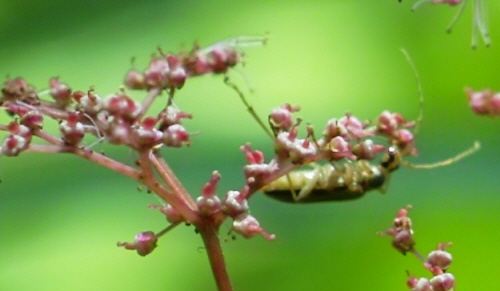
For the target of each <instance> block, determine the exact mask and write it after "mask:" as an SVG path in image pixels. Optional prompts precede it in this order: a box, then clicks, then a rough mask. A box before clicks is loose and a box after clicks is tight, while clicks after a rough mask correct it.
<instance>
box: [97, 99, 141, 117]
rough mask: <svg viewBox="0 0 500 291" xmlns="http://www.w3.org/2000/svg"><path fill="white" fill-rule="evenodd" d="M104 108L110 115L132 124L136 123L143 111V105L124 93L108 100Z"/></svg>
mask: <svg viewBox="0 0 500 291" xmlns="http://www.w3.org/2000/svg"><path fill="white" fill-rule="evenodd" d="M104 108H105V109H106V110H107V111H108V112H109V114H111V115H113V116H116V117H119V118H123V119H124V120H127V121H130V122H134V121H136V119H137V117H138V116H139V115H140V113H141V110H142V107H141V104H140V103H139V102H136V101H134V100H132V98H130V97H129V96H127V95H126V94H125V92H123V91H122V92H120V93H118V94H114V95H112V96H110V97H108V98H106V100H105V101H104Z"/></svg>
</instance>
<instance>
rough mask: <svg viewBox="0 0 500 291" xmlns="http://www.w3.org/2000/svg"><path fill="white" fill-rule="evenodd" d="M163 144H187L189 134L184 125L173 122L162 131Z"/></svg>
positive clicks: (172, 145)
mask: <svg viewBox="0 0 500 291" xmlns="http://www.w3.org/2000/svg"><path fill="white" fill-rule="evenodd" d="M163 144H164V145H166V146H169V147H176V148H178V147H181V146H183V145H189V134H188V133H187V132H186V129H185V128H184V126H182V125H180V124H174V125H172V126H169V127H167V128H166V129H165V130H164V131H163Z"/></svg>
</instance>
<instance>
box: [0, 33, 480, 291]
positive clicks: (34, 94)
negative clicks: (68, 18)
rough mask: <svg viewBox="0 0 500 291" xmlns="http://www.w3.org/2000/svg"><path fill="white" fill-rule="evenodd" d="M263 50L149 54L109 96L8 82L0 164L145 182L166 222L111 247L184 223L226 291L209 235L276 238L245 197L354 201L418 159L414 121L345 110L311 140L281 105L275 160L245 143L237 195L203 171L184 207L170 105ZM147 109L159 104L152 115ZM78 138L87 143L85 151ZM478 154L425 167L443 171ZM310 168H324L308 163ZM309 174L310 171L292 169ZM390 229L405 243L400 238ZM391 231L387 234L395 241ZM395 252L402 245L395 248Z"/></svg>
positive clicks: (146, 246)
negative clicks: (59, 165)
mask: <svg viewBox="0 0 500 291" xmlns="http://www.w3.org/2000/svg"><path fill="white" fill-rule="evenodd" d="M265 41H266V38H265V37H238V38H234V39H230V40H226V41H222V42H219V43H217V44H215V45H212V46H210V47H207V48H200V47H199V46H198V45H195V46H194V47H193V49H192V50H191V51H189V52H181V53H177V54H173V53H164V52H163V51H161V50H159V55H156V56H153V57H152V59H151V62H150V64H149V66H148V67H147V68H145V69H144V70H142V71H140V70H137V69H132V70H130V71H129V72H127V73H126V75H125V79H124V84H125V86H126V87H127V89H125V88H120V89H119V90H118V92H117V93H114V94H111V95H108V96H106V97H102V95H100V94H99V93H98V92H97V91H98V90H97V89H96V88H92V87H90V88H87V89H86V90H74V89H73V88H71V87H70V86H69V85H68V84H66V83H64V82H63V81H62V80H61V79H59V78H50V79H49V82H48V83H49V88H48V89H45V90H41V91H37V90H36V89H35V88H34V87H33V86H31V85H30V84H29V83H28V82H27V81H26V80H24V79H23V78H8V79H7V80H6V81H5V82H4V84H3V87H2V89H1V93H2V95H1V97H0V107H1V108H3V109H5V110H6V111H7V112H8V113H9V114H10V115H11V116H12V121H11V122H10V123H9V124H0V131H4V132H6V136H5V138H4V139H3V142H2V143H1V145H0V153H1V155H3V156H7V157H16V156H18V155H20V154H25V153H63V154H73V155H76V156H79V157H81V158H84V159H87V160H89V161H91V162H93V163H95V164H97V165H100V166H102V167H105V168H108V169H110V170H112V171H115V172H117V173H120V174H122V175H124V176H127V177H129V178H131V179H133V180H135V181H137V182H138V183H140V184H142V185H144V186H145V187H146V188H147V189H148V191H149V192H151V193H154V194H155V195H157V196H158V197H159V198H160V200H161V201H162V202H163V204H162V205H150V206H149V207H150V208H152V209H156V210H158V211H159V212H160V213H162V214H163V215H165V217H166V219H167V221H168V223H169V224H168V226H167V227H166V228H165V229H163V230H161V231H159V232H154V231H143V232H140V233H139V234H137V235H136V237H135V240H134V241H133V242H119V243H118V246H121V247H124V248H125V249H129V250H135V251H136V252H137V253H138V254H139V255H141V256H146V255H148V254H150V253H151V252H152V251H153V250H154V249H155V248H156V246H157V241H158V238H159V237H160V236H162V235H164V234H165V233H167V232H168V231H170V230H171V229H173V228H175V227H176V226H178V225H180V224H183V223H185V224H188V225H193V226H194V227H195V229H196V232H197V233H199V234H200V236H201V237H202V239H203V242H204V245H205V249H206V252H207V255H208V258H209V261H210V264H211V267H212V272H213V274H214V278H215V281H216V283H217V286H218V288H219V290H232V287H231V284H230V280H229V277H228V274H227V271H226V267H225V263H224V257H223V255H222V250H221V246H220V239H219V236H218V232H219V228H220V226H221V225H222V223H223V222H225V221H226V220H230V221H231V222H232V226H231V230H232V232H234V233H236V234H239V235H242V236H243V237H246V238H250V237H253V236H256V235H261V236H263V237H264V238H266V239H268V240H273V239H274V238H275V236H274V235H273V234H269V233H268V232H266V231H265V230H264V229H263V228H262V227H261V226H260V223H259V221H258V220H257V219H256V218H255V217H254V216H252V215H251V214H250V212H249V203H248V199H249V198H250V197H251V196H252V195H253V194H254V193H256V192H257V191H262V192H264V193H265V194H267V195H269V196H270V197H272V198H275V199H278V200H281V201H285V202H299V203H308V202H322V201H340V200H349V199H356V198H359V197H362V196H363V195H364V194H365V193H366V192H368V191H370V190H381V191H382V192H383V190H384V186H385V185H386V182H387V181H388V178H389V176H390V174H391V173H392V172H393V171H394V170H396V169H397V168H398V167H399V166H400V165H407V166H411V165H410V164H408V163H407V162H406V161H405V160H404V158H405V157H407V156H414V155H416V154H417V152H418V150H417V148H416V147H415V143H414V139H415V131H416V130H415V128H414V127H415V126H416V125H418V122H419V121H420V119H421V116H420V117H419V118H418V119H417V121H407V120H406V119H405V118H404V116H403V115H401V114H398V113H394V112H390V111H383V112H382V113H381V114H380V115H379V116H378V118H377V119H376V120H375V121H374V122H368V121H361V119H359V118H357V117H356V116H354V115H352V114H350V113H347V114H345V116H343V117H341V118H332V119H330V120H328V121H327V122H326V123H325V125H324V126H323V130H322V132H321V133H317V134H316V133H315V132H314V130H313V128H312V127H311V126H306V127H305V130H304V128H303V127H301V125H302V122H301V119H300V118H296V117H295V116H294V115H295V114H296V113H297V112H298V111H299V110H300V108H299V107H298V106H292V105H290V104H284V105H282V106H280V107H278V108H275V109H273V110H272V111H271V112H270V114H269V115H268V123H269V128H268V129H267V130H268V133H269V135H270V136H271V137H272V139H273V141H274V153H275V154H274V156H273V157H272V158H271V159H269V160H267V161H266V159H265V157H264V155H263V153H262V152H261V151H259V150H254V149H252V147H251V145H250V143H247V144H245V145H243V146H242V147H241V150H242V151H243V153H244V155H245V158H246V161H247V164H246V165H244V167H243V175H244V177H245V179H244V182H243V183H242V184H243V185H242V186H241V189H239V190H229V191H225V192H224V193H225V194H224V195H218V193H217V184H218V181H219V180H220V179H221V175H220V174H219V173H218V172H217V171H214V172H213V173H212V174H211V176H210V178H209V181H208V182H207V183H206V184H205V185H204V186H202V187H201V191H200V192H201V195H199V196H198V197H197V198H193V195H190V193H188V192H187V191H186V189H185V187H184V186H183V184H182V183H181V182H180V181H179V180H178V179H177V176H176V175H175V173H174V172H173V171H172V169H171V168H170V166H169V165H168V163H167V159H165V157H164V156H162V153H161V149H162V148H163V147H171V148H179V147H183V146H188V145H189V144H190V142H191V140H190V134H189V131H188V130H187V129H186V128H185V127H184V125H183V124H182V122H183V120H185V119H191V118H194V117H193V116H192V115H191V114H189V113H187V112H184V111H182V110H180V109H179V108H178V107H177V106H175V104H174V103H173V99H174V96H176V94H177V92H178V91H179V90H180V89H181V88H183V86H185V84H186V82H188V79H190V78H193V77H197V76H201V75H207V74H225V73H226V72H227V71H228V70H229V69H230V68H232V67H234V66H236V65H237V64H240V63H241V62H242V57H243V53H242V52H241V51H239V50H238V48H240V47H243V46H252V45H256V44H263V43H264V42H265ZM225 82H226V84H227V85H228V86H229V87H230V88H233V89H235V90H236V93H237V94H239V96H240V98H241V99H242V100H243V101H244V104H245V105H247V109H248V110H249V111H250V113H251V114H252V116H253V117H254V118H255V119H256V120H257V121H258V123H259V124H260V125H261V126H263V127H265V126H264V123H263V122H262V121H261V120H260V119H259V118H258V117H257V115H256V114H254V113H253V111H252V108H251V107H250V106H249V105H248V103H246V100H245V98H244V96H243V94H242V92H241V91H240V90H238V88H237V87H236V86H235V85H234V84H232V83H231V82H229V80H228V79H227V78H226V79H225ZM127 90H140V91H144V92H145V97H144V99H143V100H142V102H139V101H136V100H133V99H132V98H131V97H130V96H129V94H128V93H127ZM163 93H166V94H163ZM162 95H166V96H162ZM164 97H165V98H164ZM155 101H156V102H162V103H163V104H165V105H164V106H163V107H162V108H161V109H160V110H159V112H156V113H151V112H149V111H150V110H149V109H150V107H151V104H152V103H153V102H155ZM51 120H53V121H57V122H58V131H57V132H49V131H47V130H45V128H46V126H45V125H46V122H49V121H51ZM86 137H90V138H91V140H92V142H91V143H88V140H89V139H88V138H86ZM101 142H107V143H109V144H112V145H117V146H124V147H127V148H129V149H131V150H133V151H134V152H135V153H136V160H135V163H134V165H132V166H131V165H128V164H127V163H124V162H121V161H118V160H115V159H113V158H111V157H108V156H106V155H104V154H102V153H98V152H96V151H94V150H92V147H93V145H94V144H96V143H101ZM477 147H478V145H476V146H475V147H474V148H472V149H470V150H469V151H466V152H463V153H461V154H459V155H458V156H456V157H454V158H451V159H448V160H445V161H443V162H439V163H436V164H431V165H425V167H427V168H429V167H435V166H441V165H446V164H449V163H451V162H453V161H455V160H458V159H461V158H463V157H464V156H466V155H469V154H470V153H472V152H473V151H475V150H476V149H477ZM321 163H323V164H325V165H323V166H319V164H321ZM308 165H309V166H311V167H312V170H297V169H298V168H299V167H302V166H308ZM413 167H415V165H413ZM401 231H406V233H407V234H408V233H409V231H410V229H407V228H405V229H401ZM401 231H399V230H394V231H393V232H390V234H391V235H394V236H398V234H399V233H402V232H401ZM388 234H389V232H388ZM407 236H408V235H407ZM405 251H413V248H412V247H406V249H405ZM442 269H444V268H441V270H442ZM436 272H438V271H436ZM435 275H436V276H437V275H438V274H437V273H436V274H435ZM415 290H424V289H415ZM434 290H441V289H434ZM445 290H449V289H445Z"/></svg>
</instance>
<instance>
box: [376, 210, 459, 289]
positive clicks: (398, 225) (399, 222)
mask: <svg viewBox="0 0 500 291" xmlns="http://www.w3.org/2000/svg"><path fill="white" fill-rule="evenodd" d="M410 208H411V206H406V207H404V208H401V209H400V210H399V211H398V212H397V214H396V217H395V218H394V221H393V223H392V227H391V228H389V229H388V230H386V231H384V232H380V233H379V234H380V235H383V236H384V235H387V236H391V237H392V246H393V247H394V248H395V249H396V250H398V251H399V252H401V253H402V254H403V255H406V254H407V253H411V254H413V255H415V256H416V257H417V258H418V259H419V260H420V261H421V262H422V263H423V266H424V268H426V269H427V270H429V271H430V272H431V274H432V278H431V279H430V280H429V279H427V278H424V277H422V278H416V277H414V276H409V279H408V281H407V285H408V287H410V289H411V291H453V290H454V288H455V277H454V276H453V274H451V273H448V272H447V270H448V268H449V266H450V265H451V262H452V256H451V254H450V253H449V252H447V251H446V248H448V247H449V246H450V245H451V243H450V242H446V243H439V244H438V245H437V248H436V250H434V251H431V252H430V253H429V255H428V256H427V258H425V257H423V256H422V255H421V254H420V253H419V252H418V251H417V250H416V249H415V240H414V238H413V228H412V222H411V219H410V217H408V211H409V210H410Z"/></svg>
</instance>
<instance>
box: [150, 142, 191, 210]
mask: <svg viewBox="0 0 500 291" xmlns="http://www.w3.org/2000/svg"><path fill="white" fill-rule="evenodd" d="M151 162H152V164H153V166H154V167H155V168H156V171H157V172H158V174H159V175H160V177H161V178H162V179H163V180H164V181H165V183H167V184H168V185H169V186H170V187H172V190H173V191H174V192H175V193H178V194H179V195H180V196H181V197H182V199H183V200H184V201H185V202H186V204H188V205H189V207H191V209H193V210H196V209H198V206H197V205H196V202H194V200H193V198H192V197H191V195H189V192H188V191H187V190H186V188H184V186H183V185H182V183H181V182H180V181H179V179H177V176H176V175H175V174H174V171H172V169H171V168H170V167H169V166H168V164H167V162H166V161H165V159H164V158H163V157H162V156H160V154H159V153H158V152H156V151H155V152H153V154H152V155H151Z"/></svg>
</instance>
